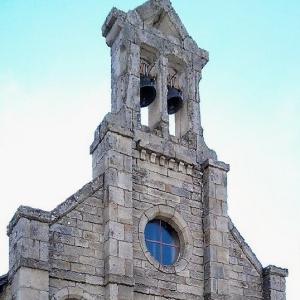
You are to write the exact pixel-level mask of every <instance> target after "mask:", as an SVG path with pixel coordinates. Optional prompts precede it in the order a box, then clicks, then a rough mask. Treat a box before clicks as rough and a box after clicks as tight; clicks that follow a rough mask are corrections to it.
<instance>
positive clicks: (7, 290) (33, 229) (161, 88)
mask: <svg viewBox="0 0 300 300" xmlns="http://www.w3.org/2000/svg"><path fill="white" fill-rule="evenodd" d="M102 34H103V36H104V37H105V38H106V43H107V45H108V46H109V47H110V48H111V60H112V61H111V65H112V68H111V70H112V74H111V80H112V85H111V87H112V95H111V112H110V113H108V114H107V115H106V117H105V118H104V120H103V121H102V122H101V124H100V125H99V126H98V128H97V129H96V131H95V135H94V141H93V143H92V145H91V147H90V153H91V155H92V158H93V159H92V161H93V166H92V167H93V179H92V181H91V182H89V183H87V184H86V185H85V186H84V187H82V188H81V189H80V190H79V191H78V192H77V193H75V194H74V195H72V196H71V197H70V198H68V199H67V200H66V201H65V202H63V203H62V204H60V205H59V206H58V207H56V208H55V209H53V210H52V211H50V212H48V211H42V210H39V209H33V208H30V207H25V206H21V207H20V208H19V209H18V210H17V212H16V213H15V215H14V216H13V218H12V220H11V222H10V224H9V226H8V235H9V271H8V273H7V274H6V275H4V276H1V277H0V300H10V299H18V300H19V299H20V300H21V299H22V300H27V299H28V300H38V299H40V300H42V299H43V300H46V299H52V300H66V299H73V300H74V299H86V300H90V299H99V300H100V299H101V300H104V299H105V300H108V299H110V300H134V299H135V300H146V299H147V300H167V299H172V300H175V299H176V300H177V299H181V300H184V299H186V300H193V299H195V300H196V299H199V300H201V299H205V300H211V299H220V300H221V299H222V300H225V299H233V300H246V299H247V300H250V299H251V300H259V299H264V300H269V299H270V300H284V299H285V298H286V297H285V277H286V276H287V275H288V272H287V270H286V269H283V268H279V267H275V266H268V267H263V266H262V265H261V263H260V262H259V261H258V259H257V258H256V256H255V254H254V253H253V252H252V250H251V249H250V247H249V246H248V245H247V244H246V242H245V241H244V239H243V238H242V236H241V234H240V233H239V231H238V230H237V228H236V227H235V226H234V224H233V223H232V221H231V219H230V217H229V216H228V213H227V173H228V171H229V165H227V164H226V163H224V162H221V161H219V160H218V159H217V155H216V153H215V152H214V151H213V150H211V149H209V148H208V147H207V146H206V144H205V141H204V138H203V129H202V126H201V118H200V96H199V89H198V86H199V82H200V80H201V72H202V69H203V68H204V66H205V65H206V63H207V62H208V52H207V51H205V50H203V49H201V48H199V47H198V46H197V44H196V43H195V41H194V40H193V39H192V38H191V37H190V36H189V34H188V32H187V31H186V29H185V27H184V25H183V24H182V22H181V21H180V19H179V17H178V15H177V14H176V12H175V11H174V9H173V8H172V6H171V3H170V1H169V0H150V1H148V2H146V3H145V4H143V5H141V6H139V7H137V8H136V9H134V10H132V11H129V12H127V13H125V12H123V11H120V10H118V9H116V8H113V9H112V11H111V12H110V13H109V15H108V17H107V19H106V21H105V23H104V25H103V28H102ZM142 109H146V110H148V125H147V126H144V125H142V124H141V110H142ZM171 114H173V115H175V135H172V134H170V130H169V116H170V115H171Z"/></svg>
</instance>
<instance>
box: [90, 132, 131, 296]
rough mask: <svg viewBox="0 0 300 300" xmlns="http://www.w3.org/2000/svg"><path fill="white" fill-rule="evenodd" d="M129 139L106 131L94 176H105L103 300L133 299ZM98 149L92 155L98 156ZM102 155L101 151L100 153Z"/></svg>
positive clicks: (100, 146) (100, 144)
mask: <svg viewBox="0 0 300 300" xmlns="http://www.w3.org/2000/svg"><path fill="white" fill-rule="evenodd" d="M132 143H133V141H132V138H130V137H128V136H123V135H121V134H119V133H117V132H112V131H108V132H107V133H106V135H105V136H104V137H103V139H102V140H101V141H100V143H99V145H98V148H99V149H103V152H102V157H101V158H100V159H99V160H98V164H97V166H96V168H99V171H97V170H96V172H97V173H103V174H104V211H103V219H104V220H103V221H104V254H103V255H104V269H105V270H104V273H105V278H104V282H105V285H106V292H105V299H107V300H121V299H122V300H125V299H126V300H130V299H133V286H134V280H133V225H132V224H133V221H132ZM97 152H98V151H97V149H96V150H95V152H94V153H93V155H97ZM100 152H101V151H100Z"/></svg>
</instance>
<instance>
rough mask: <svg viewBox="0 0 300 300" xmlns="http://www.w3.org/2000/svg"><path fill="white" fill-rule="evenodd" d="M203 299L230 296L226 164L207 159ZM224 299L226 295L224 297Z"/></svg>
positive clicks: (204, 175)
mask: <svg viewBox="0 0 300 300" xmlns="http://www.w3.org/2000/svg"><path fill="white" fill-rule="evenodd" d="M202 167H203V184H204V186H203V197H204V198H203V206H204V207H203V209H204V212H203V213H204V216H203V231H204V299H205V300H210V299H225V298H226V296H229V241H228V234H229V227H228V221H229V219H228V215H227V172H228V171H229V166H228V165H226V164H224V163H222V162H217V161H212V160H207V161H206V162H205V163H204V164H203V165H202ZM226 299H227V298H226Z"/></svg>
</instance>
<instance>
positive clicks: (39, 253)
mask: <svg viewBox="0 0 300 300" xmlns="http://www.w3.org/2000/svg"><path fill="white" fill-rule="evenodd" d="M8 234H9V263H10V266H9V269H10V270H9V277H10V280H11V281H12V295H13V299H16V300H18V299H20V300H21V299H31V300H41V299H44V300H46V299H49V272H48V268H49V267H48V258H49V254H48V242H49V226H48V224H47V223H43V222H39V221H36V220H29V219H27V218H25V217H21V218H19V219H18V220H17V221H16V224H15V225H14V226H13V227H12V228H11V229H9V232H8Z"/></svg>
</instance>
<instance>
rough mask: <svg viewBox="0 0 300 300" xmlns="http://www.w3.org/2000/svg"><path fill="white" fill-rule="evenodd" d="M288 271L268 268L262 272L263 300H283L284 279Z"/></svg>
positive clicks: (284, 297) (273, 267)
mask: <svg viewBox="0 0 300 300" xmlns="http://www.w3.org/2000/svg"><path fill="white" fill-rule="evenodd" d="M287 276H288V270H287V269H282V268H278V267H275V266H268V267H266V268H264V270H263V294H264V299H265V300H285V299H286V295H285V277H287Z"/></svg>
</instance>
